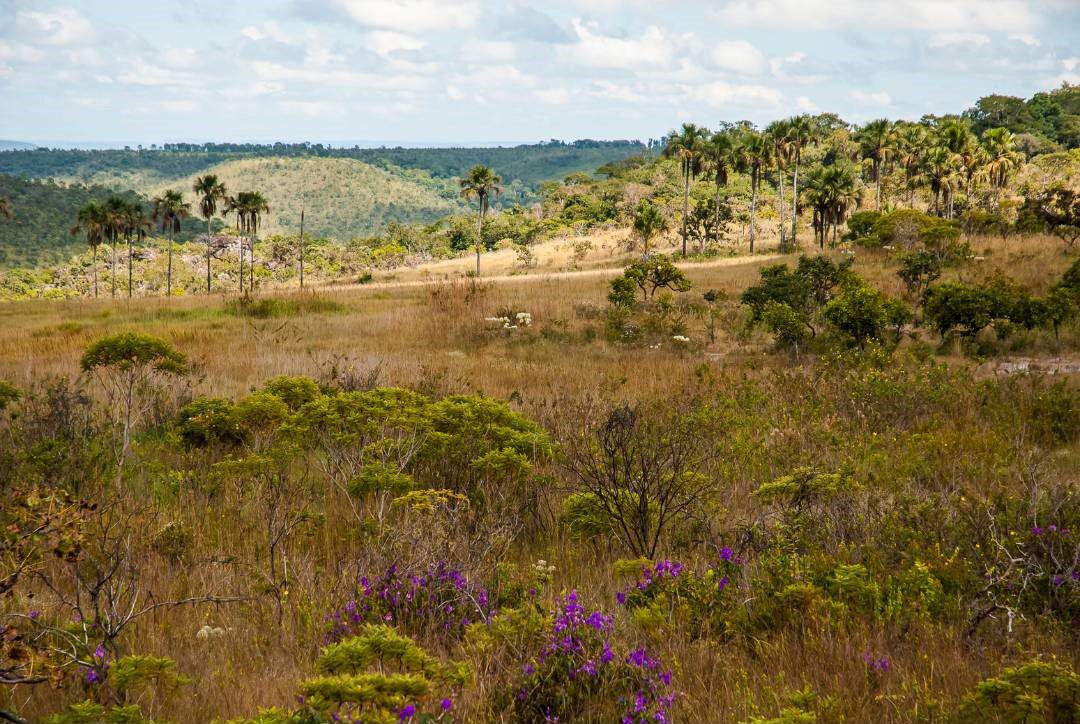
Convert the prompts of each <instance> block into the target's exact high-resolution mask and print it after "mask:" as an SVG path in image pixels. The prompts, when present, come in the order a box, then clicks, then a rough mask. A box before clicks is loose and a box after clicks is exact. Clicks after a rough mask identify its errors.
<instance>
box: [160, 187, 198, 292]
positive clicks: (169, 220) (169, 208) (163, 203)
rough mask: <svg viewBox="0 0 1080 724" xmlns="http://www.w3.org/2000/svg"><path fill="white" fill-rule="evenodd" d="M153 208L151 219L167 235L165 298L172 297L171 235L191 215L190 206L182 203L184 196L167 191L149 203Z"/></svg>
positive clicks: (176, 192)
mask: <svg viewBox="0 0 1080 724" xmlns="http://www.w3.org/2000/svg"><path fill="white" fill-rule="evenodd" d="M150 203H151V204H152V206H153V210H152V212H151V218H153V219H154V221H156V222H158V225H159V226H160V228H161V230H162V231H166V232H168V234H169V262H168V267H167V271H166V273H165V296H166V297H171V296H172V252H173V235H174V234H175V233H176V232H178V231H180V222H182V221H183V220H184V219H186V218H187V217H188V216H190V215H191V204H185V203H184V195H183V194H182V193H180V192H179V191H173V190H172V189H169V190H168V191H166V192H165V193H163V194H161V195H160V196H156V197H155V198H154V200H153V201H151V202H150Z"/></svg>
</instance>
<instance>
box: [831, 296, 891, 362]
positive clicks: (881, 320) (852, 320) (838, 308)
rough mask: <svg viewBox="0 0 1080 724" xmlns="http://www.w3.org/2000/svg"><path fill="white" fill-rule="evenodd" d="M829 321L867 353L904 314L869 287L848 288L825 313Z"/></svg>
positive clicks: (832, 302) (834, 299) (833, 301)
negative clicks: (868, 343)
mask: <svg viewBox="0 0 1080 724" xmlns="http://www.w3.org/2000/svg"><path fill="white" fill-rule="evenodd" d="M822 314H823V316H824V317H825V319H826V321H828V322H829V323H830V324H832V325H833V326H834V327H836V329H838V330H839V331H840V332H841V333H843V334H845V335H847V336H848V337H850V338H851V339H852V340H854V342H855V343H856V344H857V345H858V346H859V349H864V348H865V347H866V343H867V342H868V341H870V340H872V339H873V340H880V339H881V337H882V332H883V331H884V330H885V328H886V326H887V325H889V323H890V322H895V319H896V318H897V317H900V318H902V317H903V314H902V313H900V312H898V310H897V309H896V308H895V307H894V306H893V305H889V304H888V299H886V298H885V295H883V294H882V293H881V292H879V291H878V290H877V289H874V288H873V287H871V286H870V285H868V284H849V285H847V286H845V287H844V289H843V290H842V291H841V292H840V294H838V295H837V296H836V297H835V298H833V299H832V300H831V301H829V303H828V304H826V305H825V307H824V309H823V310H822Z"/></svg>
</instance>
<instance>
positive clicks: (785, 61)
mask: <svg viewBox="0 0 1080 724" xmlns="http://www.w3.org/2000/svg"><path fill="white" fill-rule="evenodd" d="M769 69H770V70H771V71H772V74H773V75H774V76H775V77H776V78H777V79H778V80H781V81H785V82H788V83H804V84H811V83H821V82H822V81H825V80H828V78H829V76H828V73H827V72H826V71H827V68H826V67H825V66H824V65H822V64H821V63H818V62H816V61H814V60H812V59H811V58H810V57H809V56H808V55H807V54H806V53H803V52H802V51H796V52H794V53H790V54H789V55H785V56H784V57H782V58H773V59H772V60H770V61H769Z"/></svg>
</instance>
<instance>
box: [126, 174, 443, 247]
mask: <svg viewBox="0 0 1080 724" xmlns="http://www.w3.org/2000/svg"><path fill="white" fill-rule="evenodd" d="M203 173H213V174H217V176H218V178H219V179H221V181H222V182H223V183H224V184H225V187H226V188H227V189H228V190H229V192H230V193H231V192H236V191H242V190H248V189H251V190H258V191H261V192H262V193H263V195H264V196H266V199H267V201H268V202H269V205H270V213H269V214H267V215H266V216H265V217H264V218H263V220H262V229H261V233H263V234H264V235H270V234H278V233H295V231H296V230H297V228H298V227H299V225H300V210H301V208H303V209H305V210H306V213H305V231H307V232H310V233H311V234H312V235H313V236H332V237H336V238H338V239H350V238H352V237H354V236H364V235H370V234H373V233H375V232H377V231H379V230H380V229H382V228H383V227H384V226H385V225H386V223H387V222H389V221H397V222H401V223H411V222H428V221H434V220H435V219H438V218H440V217H442V216H446V215H448V214H452V213H454V212H456V211H459V210H461V209H463V208H464V205H463V201H462V199H461V198H460V194H459V193H458V190H457V188H456V187H455V186H454V185H453V184H451V183H449V182H447V181H445V180H439V179H432V178H431V177H430V176H427V175H426V174H422V173H419V172H414V171H402V170H400V169H397V170H393V171H391V170H386V169H382V168H377V167H375V166H372V165H370V164H366V163H362V162H360V161H355V160H353V159H347V158H248V159H238V160H234V161H227V162H225V163H221V164H217V165H215V166H212V167H210V168H208V169H205V170H204V171H203ZM195 176H196V174H191V175H189V176H185V177H183V178H180V179H177V180H174V181H170V182H167V183H159V184H157V185H155V186H151V187H147V188H143V189H140V190H143V191H145V192H146V193H147V195H149V196H153V195H155V194H157V193H160V192H161V191H164V190H165V189H167V188H176V189H180V190H181V191H183V192H184V193H185V195H186V196H189V197H190V196H191V193H190V191H189V189H191V186H192V183H193V182H194V180H195Z"/></svg>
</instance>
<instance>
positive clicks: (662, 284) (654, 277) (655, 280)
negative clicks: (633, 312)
mask: <svg viewBox="0 0 1080 724" xmlns="http://www.w3.org/2000/svg"><path fill="white" fill-rule="evenodd" d="M623 277H624V278H626V279H629V280H630V281H631V282H633V284H634V285H635V286H636V287H637V288H638V289H640V290H641V294H642V296H643V297H644V298H645V300H646V301H647V300H651V299H652V298H653V296H654V295H655V294H656V290H657V289H670V290H671V291H673V292H685V291H688V290H689V289H690V286H691V285H690V280H689V279H687V278H686V275H684V274H683V273H682V270H681V269H679V267H677V266H675V265H674V264H673V263H672V262H671V259H669V258H667V257H665V256H655V257H651V258H649V259H644V260H642V261H635V262H634V263H633V264H631V265H630V266H628V267H626V268H625V269H624V270H623Z"/></svg>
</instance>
